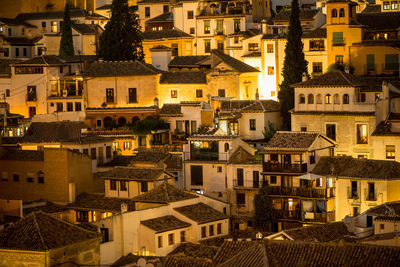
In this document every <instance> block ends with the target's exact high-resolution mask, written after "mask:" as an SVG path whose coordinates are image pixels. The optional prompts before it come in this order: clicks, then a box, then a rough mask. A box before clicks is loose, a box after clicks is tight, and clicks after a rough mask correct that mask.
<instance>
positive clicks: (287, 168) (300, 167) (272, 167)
mask: <svg viewBox="0 0 400 267" xmlns="http://www.w3.org/2000/svg"><path fill="white" fill-rule="evenodd" d="M263 171H264V172H284V173H305V172H307V163H302V164H299V163H283V162H276V161H267V162H264V166H263Z"/></svg>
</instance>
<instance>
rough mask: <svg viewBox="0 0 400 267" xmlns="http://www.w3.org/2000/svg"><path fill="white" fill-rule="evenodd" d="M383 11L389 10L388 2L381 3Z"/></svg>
mask: <svg viewBox="0 0 400 267" xmlns="http://www.w3.org/2000/svg"><path fill="white" fill-rule="evenodd" d="M383 9H384V10H389V9H390V2H389V1H388V2H383Z"/></svg>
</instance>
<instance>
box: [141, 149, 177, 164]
mask: <svg viewBox="0 0 400 267" xmlns="http://www.w3.org/2000/svg"><path fill="white" fill-rule="evenodd" d="M169 156H170V154H169V153H168V152H166V151H157V150H147V149H144V150H139V152H138V153H137V154H136V155H135V156H134V157H133V163H135V162H155V163H157V162H160V161H161V160H165V159H167V158H169Z"/></svg>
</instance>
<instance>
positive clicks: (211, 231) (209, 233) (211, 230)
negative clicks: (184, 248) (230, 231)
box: [208, 224, 214, 236]
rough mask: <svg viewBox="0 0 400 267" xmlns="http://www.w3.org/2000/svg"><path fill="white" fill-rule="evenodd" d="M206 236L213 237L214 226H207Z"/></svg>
mask: <svg viewBox="0 0 400 267" xmlns="http://www.w3.org/2000/svg"><path fill="white" fill-rule="evenodd" d="M208 235H209V236H213V235H214V225H213V224H211V225H209V226H208Z"/></svg>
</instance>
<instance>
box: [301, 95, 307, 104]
mask: <svg viewBox="0 0 400 267" xmlns="http://www.w3.org/2000/svg"><path fill="white" fill-rule="evenodd" d="M304 103H306V97H305V96H304V95H303V94H300V96H299V104H304Z"/></svg>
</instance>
